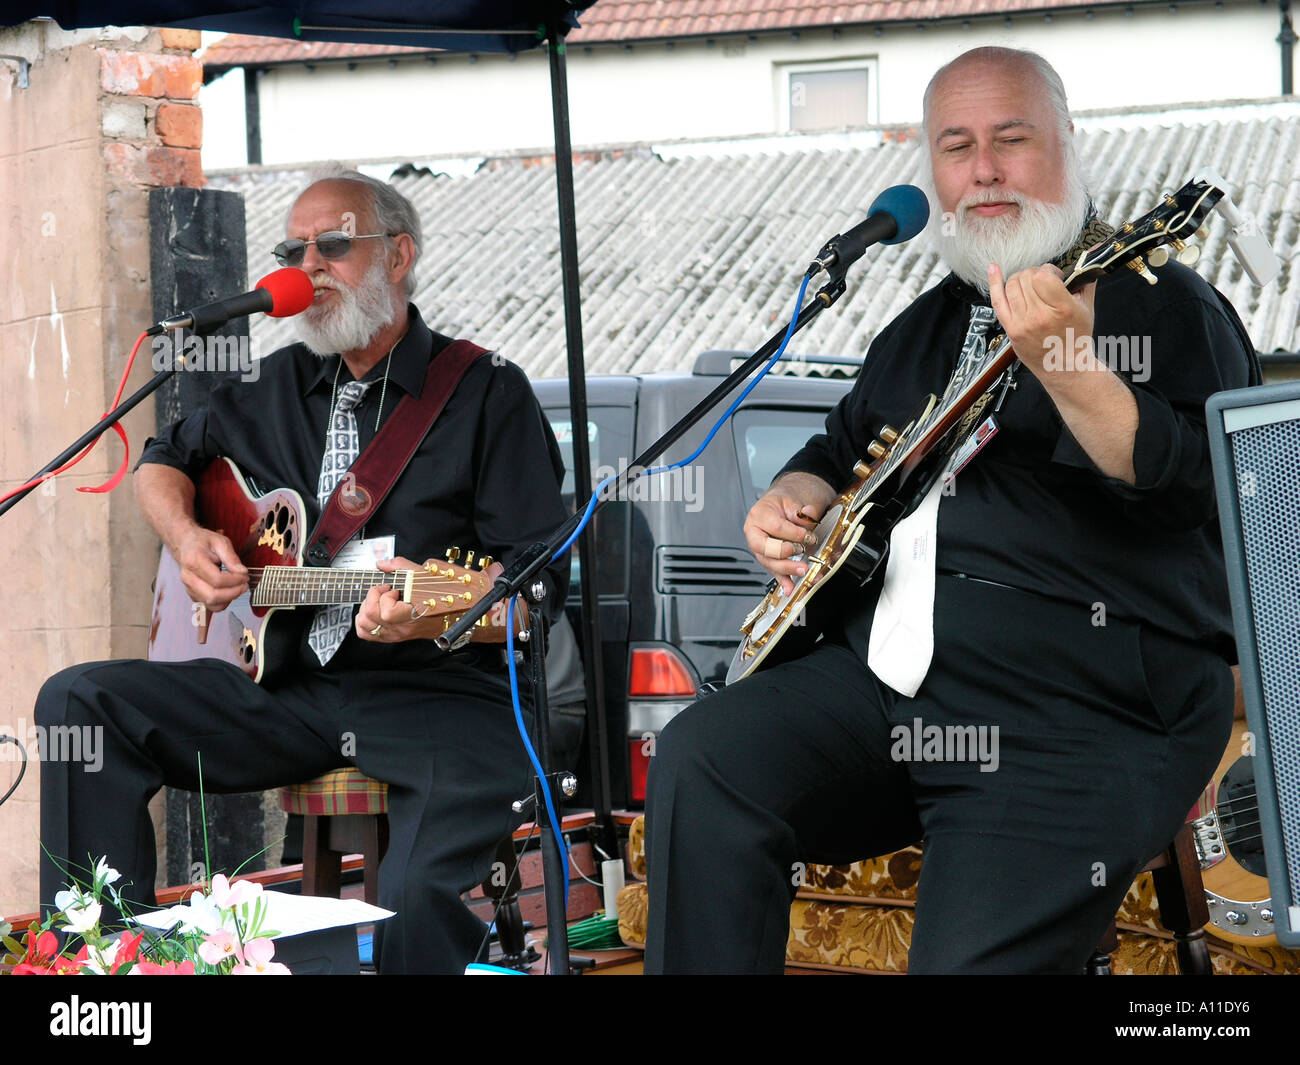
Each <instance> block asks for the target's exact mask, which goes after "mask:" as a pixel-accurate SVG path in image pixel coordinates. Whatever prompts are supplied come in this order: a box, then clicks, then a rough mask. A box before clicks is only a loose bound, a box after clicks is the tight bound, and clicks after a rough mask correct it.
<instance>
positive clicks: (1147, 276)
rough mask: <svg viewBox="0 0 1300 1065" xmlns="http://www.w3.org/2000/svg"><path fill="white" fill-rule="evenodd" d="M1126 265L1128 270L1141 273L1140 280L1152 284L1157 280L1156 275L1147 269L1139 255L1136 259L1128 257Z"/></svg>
mask: <svg viewBox="0 0 1300 1065" xmlns="http://www.w3.org/2000/svg"><path fill="white" fill-rule="evenodd" d="M1127 265H1128V268H1129V269H1130V270H1132V271H1134V272H1135V273H1137V274H1139V275H1141V277H1142V280H1143V281H1145V282H1146V283H1147V284H1148V285H1154V284H1156V282H1157V281H1158V278H1157V277H1156V275H1155V274H1153V273H1152V272H1151V271H1150V270H1148V269H1147V264H1146V262H1145V261H1144V260H1143V258H1142V256H1140V255H1139V256H1138V257H1137V258H1136V259H1130V260H1129V261H1128V264H1127Z"/></svg>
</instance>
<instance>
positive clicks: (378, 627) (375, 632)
mask: <svg viewBox="0 0 1300 1065" xmlns="http://www.w3.org/2000/svg"><path fill="white" fill-rule="evenodd" d="M383 631H384V626H383V625H376V626H375V627H374V628H373V629H371V630H370V635H371V636H378V635H379V634H380V633H381V632H383Z"/></svg>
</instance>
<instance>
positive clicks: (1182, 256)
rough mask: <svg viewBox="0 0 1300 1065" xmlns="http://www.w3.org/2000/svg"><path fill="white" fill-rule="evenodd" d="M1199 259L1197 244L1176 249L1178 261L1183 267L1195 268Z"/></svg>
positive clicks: (1199, 253)
mask: <svg viewBox="0 0 1300 1065" xmlns="http://www.w3.org/2000/svg"><path fill="white" fill-rule="evenodd" d="M1200 257H1201V248H1200V245H1197V244H1187V245H1184V246H1183V247H1181V248H1179V249H1178V261H1179V262H1180V263H1182V264H1183V265H1184V266H1195V265H1196V261H1197V260H1198V259H1199V258H1200Z"/></svg>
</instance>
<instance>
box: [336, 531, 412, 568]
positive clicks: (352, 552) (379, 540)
mask: <svg viewBox="0 0 1300 1065" xmlns="http://www.w3.org/2000/svg"><path fill="white" fill-rule="evenodd" d="M395 548H396V537H395V536H372V537H371V538H370V539H368V540H363V539H361V537H359V536H354V537H352V539H351V540H349V541H348V542H347V543H346V544H344V545H343V546H342V547H341V548H340V549H339V553H338V554H337V555H335V556H334V561H333V562H331V563H330V565H332V566H334V567H335V568H337V569H376V568H377V567H376V565H375V563H377V562H382V561H383V560H385V559H389V558H392V557H393V554H394V550H395Z"/></svg>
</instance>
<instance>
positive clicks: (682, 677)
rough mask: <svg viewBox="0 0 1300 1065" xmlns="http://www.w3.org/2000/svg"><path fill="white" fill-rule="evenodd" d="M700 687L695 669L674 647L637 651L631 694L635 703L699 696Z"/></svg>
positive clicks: (639, 649) (634, 660)
mask: <svg viewBox="0 0 1300 1065" xmlns="http://www.w3.org/2000/svg"><path fill="white" fill-rule="evenodd" d="M697 687H698V685H697V683H696V681H695V675H694V673H693V671H692V670H691V667H690V666H688V665H687V664H686V662H685V661H683V659H682V656H681V655H680V654H678V653H677V652H676V651H675V650H673V649H672V648H671V647H635V648H633V649H632V668H631V670H630V671H629V680H628V685H627V694H628V697H629V698H632V699H644V698H647V697H651V698H653V697H654V696H656V695H660V696H663V695H668V696H677V697H679V698H680V697H682V696H686V697H687V698H693V697H694V696H695V690H696V688H697Z"/></svg>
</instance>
